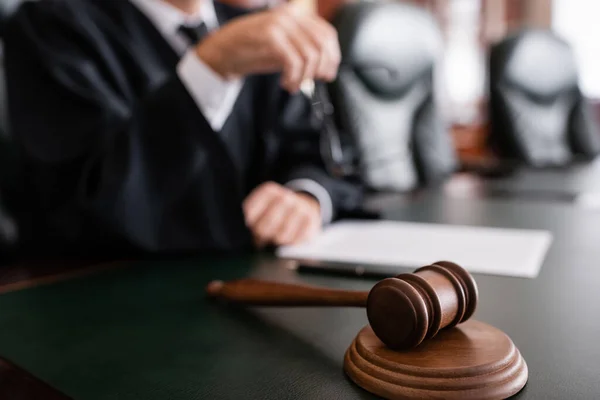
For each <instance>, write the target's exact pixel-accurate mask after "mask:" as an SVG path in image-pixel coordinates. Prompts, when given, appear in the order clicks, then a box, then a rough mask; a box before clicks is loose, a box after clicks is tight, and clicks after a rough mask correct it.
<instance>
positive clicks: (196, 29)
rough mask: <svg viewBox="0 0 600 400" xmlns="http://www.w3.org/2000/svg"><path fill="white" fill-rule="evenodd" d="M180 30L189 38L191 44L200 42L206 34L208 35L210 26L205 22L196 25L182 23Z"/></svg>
mask: <svg viewBox="0 0 600 400" xmlns="http://www.w3.org/2000/svg"><path fill="white" fill-rule="evenodd" d="M178 31H179V33H181V34H182V35H183V36H185V38H186V39H187V40H189V42H190V45H195V44H198V43H199V42H200V41H201V40H202V39H204V37H205V36H206V35H208V28H207V27H206V24H205V23H204V22H202V23H200V24H199V25H195V26H186V25H181V26H180V27H179V29H178Z"/></svg>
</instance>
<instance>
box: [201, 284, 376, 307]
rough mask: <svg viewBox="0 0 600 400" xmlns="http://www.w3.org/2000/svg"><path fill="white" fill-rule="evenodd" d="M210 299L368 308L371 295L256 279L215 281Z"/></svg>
mask: <svg viewBox="0 0 600 400" xmlns="http://www.w3.org/2000/svg"><path fill="white" fill-rule="evenodd" d="M206 293H207V295H208V296H209V297H212V298H215V299H220V300H225V301H227V302H229V303H235V304H245V305H256V306H259V305H260V306H287V307H293V306H296V307H302V306H325V307H327V306H338V307H366V304H367V297H368V295H369V293H368V292H358V291H351V290H337V289H327V288H321V287H315V286H307V285H295V284H288V283H278V282H268V281H261V280H255V279H241V280H237V281H229V282H222V281H213V282H211V283H209V284H208V286H207V287H206Z"/></svg>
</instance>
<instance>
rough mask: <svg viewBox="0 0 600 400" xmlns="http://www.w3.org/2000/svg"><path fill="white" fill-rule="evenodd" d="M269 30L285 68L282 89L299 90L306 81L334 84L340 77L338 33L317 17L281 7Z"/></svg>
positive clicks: (274, 14)
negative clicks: (316, 80) (332, 82)
mask: <svg viewBox="0 0 600 400" xmlns="http://www.w3.org/2000/svg"><path fill="white" fill-rule="evenodd" d="M273 19H274V22H273V26H272V27H271V28H270V29H269V36H270V39H271V40H272V45H273V49H274V52H275V55H276V57H279V58H280V61H281V64H282V66H283V68H282V69H283V71H282V86H283V87H284V88H285V89H286V90H288V91H290V92H295V91H297V90H299V88H300V85H301V84H302V82H303V81H304V80H306V79H322V80H327V81H331V80H333V79H334V78H335V76H336V75H337V70H338V67H339V63H340V50H339V43H338V39H337V33H336V31H335V29H334V28H333V27H332V26H331V25H329V24H328V23H327V22H325V21H324V20H323V19H321V18H320V17H318V16H315V15H312V14H309V13H304V12H301V11H298V10H297V8H295V7H290V6H288V7H281V8H280V9H278V10H277V11H276V12H274V13H273Z"/></svg>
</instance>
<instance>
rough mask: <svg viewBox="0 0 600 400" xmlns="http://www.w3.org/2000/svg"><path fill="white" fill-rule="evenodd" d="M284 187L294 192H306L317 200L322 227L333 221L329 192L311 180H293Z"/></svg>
mask: <svg viewBox="0 0 600 400" xmlns="http://www.w3.org/2000/svg"><path fill="white" fill-rule="evenodd" d="M285 186H286V187H288V188H290V189H292V190H295V191H296V192H306V193H308V194H310V195H311V196H313V197H314V198H315V199H317V201H318V202H319V205H320V207H321V220H322V221H323V225H326V224H328V223H330V222H331V220H332V219H333V202H332V201H331V196H330V195H329V192H327V190H325V188H324V187H323V186H321V185H320V184H318V183H317V182H315V181H313V180H312V179H294V180H292V181H289V182H288V183H286V184H285Z"/></svg>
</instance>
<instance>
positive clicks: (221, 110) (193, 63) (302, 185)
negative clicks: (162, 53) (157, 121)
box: [130, 0, 333, 223]
mask: <svg viewBox="0 0 600 400" xmlns="http://www.w3.org/2000/svg"><path fill="white" fill-rule="evenodd" d="M130 1H131V3H133V4H134V5H135V6H136V7H137V8H138V9H139V10H140V11H141V12H142V13H143V14H144V15H145V16H146V17H147V18H148V19H149V20H150V21H151V22H152V23H153V24H154V26H155V27H156V29H157V30H158V31H159V32H160V33H161V34H162V35H163V37H164V38H165V40H166V41H167V42H168V43H169V44H170V45H171V46H172V47H173V49H174V50H175V51H176V52H177V53H179V54H180V55H181V56H182V58H181V61H180V62H179V64H178V66H177V74H178V76H179V79H180V80H181V82H182V83H183V85H184V86H185V87H186V88H187V90H188V92H189V93H190V95H191V96H192V98H193V99H194V101H195V102H196V104H197V105H198V108H199V109H200V111H201V112H202V114H203V115H204V117H205V118H206V120H207V121H208V123H209V124H210V126H211V127H212V129H213V130H214V131H215V132H219V131H220V130H221V129H222V128H223V125H225V122H226V121H227V118H228V117H229V115H230V114H231V112H232V110H233V107H234V105H235V102H236V100H237V98H238V95H239V93H240V91H241V89H242V86H243V84H244V81H243V79H233V80H226V79H223V78H222V77H221V76H220V75H219V74H217V73H216V72H215V71H213V70H212V69H211V68H210V67H209V66H208V65H206V63H204V62H203V61H202V60H201V59H200V58H199V57H198V56H197V55H196V52H195V51H194V50H193V49H190V43H189V42H188V39H187V38H186V37H185V36H184V35H182V34H181V33H180V32H179V27H180V26H181V25H186V26H197V25H199V24H200V23H202V22H204V24H205V25H206V27H207V29H208V31H209V32H210V31H214V30H216V29H218V28H219V21H218V19H217V14H216V12H215V8H214V4H213V2H212V0H202V1H201V5H200V9H199V10H198V12H197V13H196V14H193V15H190V14H186V13H184V12H183V11H181V10H180V9H178V8H176V7H174V6H172V5H171V4H169V3H167V2H165V1H163V0H130ZM286 186H287V187H289V188H290V189H292V190H296V191H302V192H307V193H310V194H311V195H312V196H314V197H315V198H316V199H317V201H318V202H319V204H320V206H321V217H322V220H323V223H329V222H330V221H331V219H332V218H333V204H332V201H331V197H330V196H329V193H328V192H327V190H325V188H323V186H321V185H320V184H318V183H317V182H315V181H313V180H310V179H297V180H293V181H291V182H288V183H287V184H286Z"/></svg>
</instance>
